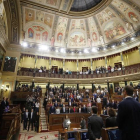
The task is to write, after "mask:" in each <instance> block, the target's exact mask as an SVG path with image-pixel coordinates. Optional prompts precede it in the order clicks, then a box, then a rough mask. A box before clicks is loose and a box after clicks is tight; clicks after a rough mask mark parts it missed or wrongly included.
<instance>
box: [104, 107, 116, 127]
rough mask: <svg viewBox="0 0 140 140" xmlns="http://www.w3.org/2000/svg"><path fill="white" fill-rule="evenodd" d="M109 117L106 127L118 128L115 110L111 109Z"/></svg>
mask: <svg viewBox="0 0 140 140" xmlns="http://www.w3.org/2000/svg"><path fill="white" fill-rule="evenodd" d="M108 114H109V117H108V118H106V127H115V126H117V121H116V113H115V111H114V109H112V108H110V109H109V110H108Z"/></svg>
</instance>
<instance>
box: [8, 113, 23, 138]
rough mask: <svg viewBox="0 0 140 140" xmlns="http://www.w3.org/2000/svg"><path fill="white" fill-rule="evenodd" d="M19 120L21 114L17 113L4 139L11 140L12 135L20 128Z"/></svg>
mask: <svg viewBox="0 0 140 140" xmlns="http://www.w3.org/2000/svg"><path fill="white" fill-rule="evenodd" d="M20 120H21V114H20V113H18V114H17V116H16V117H15V118H14V119H13V120H12V123H11V126H10V128H9V132H8V134H7V138H6V140H11V138H12V136H13V135H14V134H16V132H17V131H18V130H19V129H20Z"/></svg>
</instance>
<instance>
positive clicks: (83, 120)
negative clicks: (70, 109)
mask: <svg viewBox="0 0 140 140" xmlns="http://www.w3.org/2000/svg"><path fill="white" fill-rule="evenodd" d="M80 127H81V129H86V120H85V118H84V116H83V117H81V122H80Z"/></svg>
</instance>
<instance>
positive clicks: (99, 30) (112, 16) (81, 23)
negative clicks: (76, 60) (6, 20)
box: [22, 0, 140, 49]
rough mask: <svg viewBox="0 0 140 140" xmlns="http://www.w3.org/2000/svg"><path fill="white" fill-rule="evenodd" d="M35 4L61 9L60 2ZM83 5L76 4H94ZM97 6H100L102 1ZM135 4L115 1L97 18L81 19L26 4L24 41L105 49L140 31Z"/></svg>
mask: <svg viewBox="0 0 140 140" xmlns="http://www.w3.org/2000/svg"><path fill="white" fill-rule="evenodd" d="M30 1H32V0H30ZM35 1H36V2H37V1H38V2H40V3H41V2H42V3H44V2H45V3H44V4H46V5H47V4H48V5H52V6H57V5H59V4H58V3H59V0H45V1H43V0H35ZM80 1H81V4H79V5H78V4H75V7H76V6H79V7H80V6H81V5H83V4H84V2H85V3H86V2H87V4H86V5H85V7H86V6H87V5H88V2H89V3H90V2H91V1H90V0H80ZM94 2H95V3H96V4H97V3H98V2H99V1H97V0H96V1H94ZM135 2H137V0H133V1H132V0H113V1H112V2H111V3H110V4H109V5H108V6H107V7H106V8H104V9H103V10H101V11H100V12H98V13H97V14H94V13H93V14H92V15H88V16H87V17H85V16H84V17H80V18H79V17H72V16H68V15H64V14H60V13H55V12H54V11H51V10H46V9H45V8H40V7H38V6H30V5H29V4H24V5H22V15H23V17H22V18H23V26H22V30H23V40H24V41H28V42H31V43H37V44H42V45H47V46H50V47H63V48H69V49H71V48H72V49H73V48H76V49H80V48H90V47H99V46H105V45H107V44H109V43H112V42H114V41H116V40H119V39H122V38H125V37H127V36H128V35H131V34H132V33H134V32H135V31H137V30H138V29H139V27H140V3H139V2H137V3H135ZM74 3H79V0H75V1H74V2H73V4H74ZM72 7H73V6H72ZM87 8H88V6H87ZM79 9H80V8H79ZM81 10H82V9H81Z"/></svg>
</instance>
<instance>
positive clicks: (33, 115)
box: [28, 109, 35, 131]
mask: <svg viewBox="0 0 140 140" xmlns="http://www.w3.org/2000/svg"><path fill="white" fill-rule="evenodd" d="M34 121H35V113H34V110H33V109H32V110H31V112H30V113H29V124H28V131H29V129H30V124H31V130H32V131H33V125H34Z"/></svg>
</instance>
